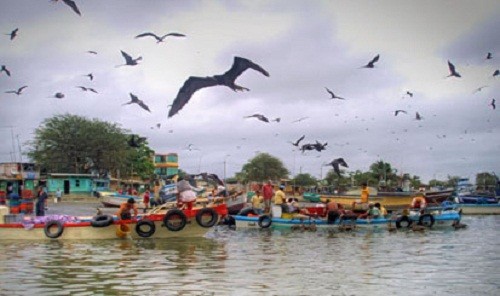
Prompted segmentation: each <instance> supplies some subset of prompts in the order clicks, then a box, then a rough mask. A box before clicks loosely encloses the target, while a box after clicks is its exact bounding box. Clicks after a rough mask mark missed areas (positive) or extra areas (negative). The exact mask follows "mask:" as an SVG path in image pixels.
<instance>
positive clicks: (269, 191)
mask: <svg viewBox="0 0 500 296" xmlns="http://www.w3.org/2000/svg"><path fill="white" fill-rule="evenodd" d="M262 196H263V197H264V212H265V213H270V212H271V200H272V199H273V196H274V189H273V184H272V182H271V180H269V181H267V183H266V184H264V186H262Z"/></svg>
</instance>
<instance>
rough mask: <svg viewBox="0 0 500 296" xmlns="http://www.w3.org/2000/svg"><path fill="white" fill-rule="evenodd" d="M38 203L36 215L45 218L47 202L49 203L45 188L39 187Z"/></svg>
mask: <svg viewBox="0 0 500 296" xmlns="http://www.w3.org/2000/svg"><path fill="white" fill-rule="evenodd" d="M36 196H37V198H38V200H37V202H36V209H35V213H36V215H37V216H45V202H46V201H47V197H48V196H47V193H46V192H45V190H43V187H42V186H40V187H38V193H37V195H36Z"/></svg>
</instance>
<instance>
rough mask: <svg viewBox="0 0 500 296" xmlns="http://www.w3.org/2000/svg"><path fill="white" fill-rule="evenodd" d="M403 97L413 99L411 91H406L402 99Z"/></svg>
mask: <svg viewBox="0 0 500 296" xmlns="http://www.w3.org/2000/svg"><path fill="white" fill-rule="evenodd" d="M405 96H409V97H410V98H413V93H412V92H411V91H406V93H405V94H404V95H403V98H404V97H405Z"/></svg>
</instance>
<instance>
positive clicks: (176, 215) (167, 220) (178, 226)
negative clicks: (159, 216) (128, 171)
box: [163, 209, 187, 231]
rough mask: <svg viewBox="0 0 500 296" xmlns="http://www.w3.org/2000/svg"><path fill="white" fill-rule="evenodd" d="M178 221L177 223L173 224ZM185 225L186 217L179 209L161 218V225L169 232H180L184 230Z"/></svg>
mask: <svg viewBox="0 0 500 296" xmlns="http://www.w3.org/2000/svg"><path fill="white" fill-rule="evenodd" d="M176 220H180V221H179V222H173V221H176ZM186 223H187V217H186V214H184V212H182V211H181V210H179V209H173V210H170V211H169V212H168V213H167V214H166V215H165V217H164V218H163V225H165V227H167V229H168V230H170V231H180V230H182V229H184V227H185V226H186Z"/></svg>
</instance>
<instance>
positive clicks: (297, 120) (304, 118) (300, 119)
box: [292, 116, 309, 123]
mask: <svg viewBox="0 0 500 296" xmlns="http://www.w3.org/2000/svg"><path fill="white" fill-rule="evenodd" d="M308 118H309V117H308V116H305V117H301V118H299V119H296V120H294V121H292V123H295V122H301V121H302V120H306V119H308Z"/></svg>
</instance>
